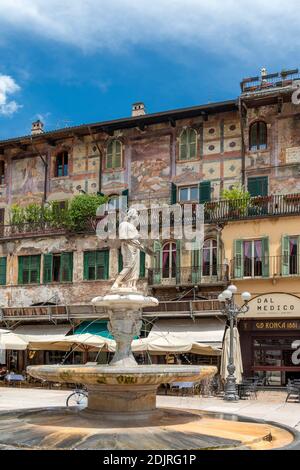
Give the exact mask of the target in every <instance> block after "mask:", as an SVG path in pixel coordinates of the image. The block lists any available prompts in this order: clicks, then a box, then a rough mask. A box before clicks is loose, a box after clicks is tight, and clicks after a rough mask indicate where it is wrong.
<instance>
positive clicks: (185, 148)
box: [179, 128, 197, 160]
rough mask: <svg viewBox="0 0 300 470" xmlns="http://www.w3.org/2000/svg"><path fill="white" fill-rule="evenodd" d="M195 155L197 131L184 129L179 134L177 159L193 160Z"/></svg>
mask: <svg viewBox="0 0 300 470" xmlns="http://www.w3.org/2000/svg"><path fill="white" fill-rule="evenodd" d="M196 157H197V132H196V131H195V130H194V129H191V128H189V129H184V130H183V131H182V133H181V135H180V142H179V160H194V159H195V158H196Z"/></svg>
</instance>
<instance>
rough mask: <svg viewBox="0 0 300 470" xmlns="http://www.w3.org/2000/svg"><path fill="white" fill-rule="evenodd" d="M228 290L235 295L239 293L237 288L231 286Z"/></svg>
mask: <svg viewBox="0 0 300 470" xmlns="http://www.w3.org/2000/svg"><path fill="white" fill-rule="evenodd" d="M227 290H230V291H231V292H232V293H233V294H236V293H237V287H236V286H234V285H233V284H231V285H230V286H229V287H227Z"/></svg>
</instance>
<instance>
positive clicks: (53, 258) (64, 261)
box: [43, 253, 73, 283]
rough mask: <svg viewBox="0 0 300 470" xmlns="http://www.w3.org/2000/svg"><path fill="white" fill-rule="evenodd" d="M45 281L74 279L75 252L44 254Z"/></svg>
mask: <svg viewBox="0 0 300 470" xmlns="http://www.w3.org/2000/svg"><path fill="white" fill-rule="evenodd" d="M43 279H44V283H51V282H72V281H73V253H49V254H47V255H44V277H43Z"/></svg>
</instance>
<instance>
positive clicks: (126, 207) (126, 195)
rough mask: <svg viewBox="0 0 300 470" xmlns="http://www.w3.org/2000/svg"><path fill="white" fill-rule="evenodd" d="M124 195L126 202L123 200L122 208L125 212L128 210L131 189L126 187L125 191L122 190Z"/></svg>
mask: <svg viewBox="0 0 300 470" xmlns="http://www.w3.org/2000/svg"><path fill="white" fill-rule="evenodd" d="M122 196H123V197H124V202H123V201H122V207H120V209H121V210H122V211H124V212H126V211H127V209H128V202H129V201H128V200H129V189H124V191H122Z"/></svg>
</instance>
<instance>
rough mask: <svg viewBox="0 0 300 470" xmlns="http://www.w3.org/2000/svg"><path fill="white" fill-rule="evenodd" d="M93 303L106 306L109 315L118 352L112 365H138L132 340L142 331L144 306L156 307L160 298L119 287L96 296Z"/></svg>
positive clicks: (110, 326) (111, 331) (110, 328)
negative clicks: (101, 295) (116, 289)
mask: <svg viewBox="0 0 300 470" xmlns="http://www.w3.org/2000/svg"><path fill="white" fill-rule="evenodd" d="M92 303H93V304H94V305H97V306H101V307H103V308H105V309H106V311H107V313H108V316H109V324H108V328H109V331H110V333H111V334H112V335H113V337H114V339H115V341H116V352H115V354H114V357H113V359H112V361H111V362H110V365H115V366H124V367H132V366H137V362H136V360H135V358H134V356H133V354H132V350H131V342H132V341H133V339H134V338H135V337H136V336H137V337H139V335H140V332H141V328H142V308H144V307H154V306H155V305H158V300H157V299H155V298H154V297H146V296H144V295H143V294H142V293H140V292H130V291H128V290H127V291H126V290H125V291H124V289H119V290H118V291H113V292H112V293H111V294H108V295H105V296H104V297H96V298H95V299H93V300H92Z"/></svg>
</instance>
